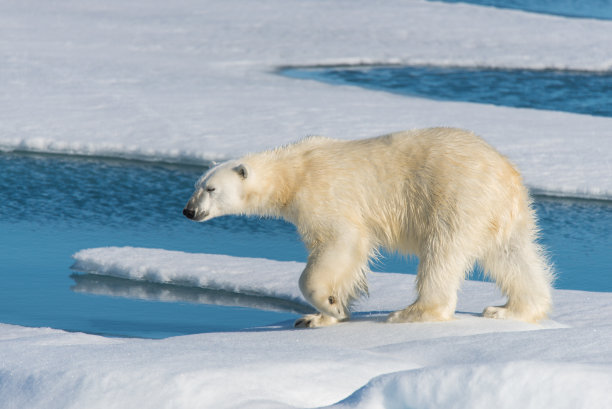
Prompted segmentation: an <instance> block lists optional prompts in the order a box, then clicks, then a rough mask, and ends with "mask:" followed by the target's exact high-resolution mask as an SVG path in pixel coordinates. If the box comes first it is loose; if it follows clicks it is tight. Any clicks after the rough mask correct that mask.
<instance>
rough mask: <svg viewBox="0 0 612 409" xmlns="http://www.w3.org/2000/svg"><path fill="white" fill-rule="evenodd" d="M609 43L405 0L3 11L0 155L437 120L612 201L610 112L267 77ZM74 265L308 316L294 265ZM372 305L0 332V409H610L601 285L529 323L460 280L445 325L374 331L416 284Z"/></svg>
mask: <svg viewBox="0 0 612 409" xmlns="http://www.w3.org/2000/svg"><path fill="white" fill-rule="evenodd" d="M611 36H612V22H610V21H598V20H588V19H566V18H561V17H552V16H546V15H536V14H529V13H523V12H520V11H511V10H497V9H494V8H487V7H477V6H470V5H465V4H443V3H429V2H425V1H418V0H414V1H410V2H407V1H400V0H390V1H384V2H378V1H366V0H350V1H349V0H333V1H327V2H310V1H297V0H262V1H258V2H249V1H246V0H227V1H216V2H215V1H207V2H202V1H195V0H178V1H174V2H164V1H161V0H153V1H150V0H147V1H145V0H135V1H131V2H124V1H119V0H104V1H102V0H91V1H87V2H83V1H79V0H63V1H58V2H47V1H43V0H23V1H19V2H0V60H1V61H2V64H0V78H2V91H1V92H0V112H1V114H0V149H1V150H6V151H13V150H26V151H40V152H51V153H53V152H56V153H68V154H79V155H94V156H113V157H124V158H131V159H145V160H150V161H160V160H163V161H174V162H189V163H202V162H204V161H208V160H213V159H225V158H230V157H236V156H238V155H240V154H242V153H245V152H247V151H253V150H260V149H264V148H269V147H272V146H275V145H278V144H282V143H286V142H289V141H293V140H296V139H298V138H300V137H302V136H304V135H307V134H323V135H327V136H332V137H338V138H361V137H367V136H374V135H377V134H382V133H385V132H390V131H395V130H400V129H409V128H418V127H427V126H439V125H448V126H460V127H464V128H469V129H472V130H474V131H476V132H477V133H479V134H481V135H482V136H483V137H484V138H485V139H487V140H488V141H489V142H490V143H492V144H493V145H494V146H496V147H497V148H498V149H499V150H500V151H501V152H503V153H504V154H506V155H508V156H509V157H510V158H511V159H512V160H513V161H514V162H515V163H517V165H518V167H519V168H520V169H521V171H522V172H523V174H524V176H525V180H526V182H527V184H528V185H529V186H530V187H531V188H532V189H534V190H535V191H539V192H545V193H549V194H555V195H569V196H577V197H593V198H604V199H611V198H612V138H611V136H612V134H611V132H612V131H611V130H612V118H601V117H591V116H588V115H576V114H568V113H560V112H552V111H535V110H529V109H515V108H504V107H495V106H490V105H482V104H470V103H453V102H440V101H430V100H425V99H419V98H408V97H402V96H397V95H391V94H387V93H384V92H375V91H371V90H364V89H360V88H357V87H350V86H331V85H328V84H322V83H317V82H313V81H306V80H302V81H299V80H294V79H289V78H285V77H282V76H280V75H278V74H277V72H276V71H277V70H278V68H279V67H282V66H288V65H318V64H363V63H377V64H384V63H409V64H435V65H460V66H467V67H478V66H488V67H507V68H538V69H543V68H555V69H579V70H585V71H592V72H600V71H610V70H612V53H611V51H612V43H610V40H609V39H610V38H611ZM75 258H76V265H75V268H79V269H81V270H83V271H85V272H88V273H95V274H105V275H113V276H119V277H124V278H129V279H132V280H147V281H152V282H161V283H171V284H173V285H176V286H185V287H188V286H197V287H206V288H213V289H222V290H225V291H232V292H237V293H242V294H245V295H248V296H250V297H251V298H250V300H255V301H252V302H254V303H255V304H254V305H256V304H257V301H256V299H257V298H258V297H260V298H262V301H261V302H262V304H261V305H260V306H262V307H265V306H266V305H267V304H263V303H265V302H267V303H268V304H269V303H270V302H269V301H270V300H271V299H276V300H280V301H285V302H288V303H291V304H292V305H294V306H296V308H298V309H299V308H304V301H303V299H302V298H301V295H300V294H299V291H298V290H297V275H298V274H299V271H300V269H301V265H300V264H299V263H289V262H282V263H281V262H277V261H273V260H260V259H242V258H228V257H223V256H219V255H204V254H187V253H178V252H169V251H166V250H154V249H136V248H102V249H89V250H83V251H82V252H79V253H77V254H76V255H75ZM103 291H109V292H112V291H113V289H112V288H107V289H103ZM370 294H371V295H370V297H369V298H368V299H366V300H364V301H362V302H361V303H359V304H357V305H356V306H355V311H356V313H355V316H354V320H352V321H350V322H347V323H342V324H339V325H337V326H334V327H329V328H319V329H315V330H296V329H293V328H292V323H291V322H282V323H278V324H276V325H273V326H270V327H266V328H253V329H249V330H244V331H240V332H233V333H210V334H199V335H191V336H182V337H175V338H168V339H164V340H139V339H113V338H104V337H99V336H94V335H87V334H80V333H67V332H63V331H59V330H55V329H49V328H24V327H18V326H12V325H7V324H0V407H1V408H24V407H27V408H51V409H52V408H103V407H104V408H108V407H113V408H133V407H148V408H157V407H160V408H161V407H172V408H193V407H214V408H232V407H236V408H262V407H266V408H287V407H299V408H306V407H316V406H324V407H325V406H329V405H335V406H336V407H345V408H346V407H349V408H377V407H387V408H390V407H419V408H428V407H445V408H446V407H448V408H453V407H470V408H481V407H482V408H485V407H486V408H489V407H499V408H506V407H508V408H518V407H526V408H540V407H555V408H578V407H589V408H597V407H601V408H606V407H612V343H611V342H610V339H612V294H610V293H587V292H579V291H567V290H556V291H555V292H554V305H555V310H554V312H553V313H552V314H551V317H550V320H548V321H545V322H543V323H541V324H538V325H534V324H526V323H521V322H514V321H497V320H488V319H484V318H482V317H480V316H479V315H478V314H479V313H480V312H481V311H482V309H483V308H484V307H485V306H487V305H491V304H498V303H501V302H503V299H502V298H501V296H500V295H499V293H498V292H497V290H496V289H495V287H494V286H493V285H491V284H489V283H481V282H471V281H467V282H465V283H464V286H463V288H462V292H461V294H460V298H459V299H460V301H459V306H458V313H457V319H456V320H454V321H451V322H447V323H422V324H397V325H390V324H383V323H382V321H383V320H384V317H385V314H386V313H387V312H389V311H391V310H394V309H397V308H402V307H405V306H406V305H407V304H408V303H409V302H410V301H411V300H412V298H413V297H414V277H413V276H409V275H400V274H372V275H371V276H370ZM123 295H125V294H123ZM138 296H143V297H144V296H146V294H141V295H138ZM158 296H159V297H160V298H162V299H163V298H164V297H165V296H164V295H163V294H162V295H158ZM264 299H267V300H268V301H264ZM219 302H221V303H223V302H227V300H223V299H221V300H220V301H219Z"/></svg>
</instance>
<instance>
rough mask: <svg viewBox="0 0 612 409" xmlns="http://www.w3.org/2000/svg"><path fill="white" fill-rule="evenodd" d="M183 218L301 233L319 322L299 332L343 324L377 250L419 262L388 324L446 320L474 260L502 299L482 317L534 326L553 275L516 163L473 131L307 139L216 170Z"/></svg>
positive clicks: (306, 322) (304, 279)
mask: <svg viewBox="0 0 612 409" xmlns="http://www.w3.org/2000/svg"><path fill="white" fill-rule="evenodd" d="M211 188H214V190H213V191H211V192H208V191H207V189H208V190H210V189H211ZM186 209H190V210H193V211H195V217H194V219H195V220H198V221H203V220H208V219H210V218H212V217H217V216H221V215H224V214H256V215H263V216H272V217H282V218H284V219H286V220H288V221H290V222H292V223H294V224H295V225H296V226H297V229H298V231H299V233H300V235H301V237H302V239H303V241H304V243H305V244H306V246H307V248H308V250H309V257H308V263H307V265H306V268H305V270H304V272H303V273H302V276H301V277H300V281H299V284H300V289H301V291H302V293H303V294H304V297H305V298H306V299H307V300H308V301H309V302H310V303H312V305H314V306H315V307H316V308H317V310H319V311H320V314H313V315H309V316H305V317H304V318H302V319H300V320H298V321H297V322H296V326H322V325H330V324H334V323H336V322H338V321H343V320H346V319H348V317H349V307H350V304H351V302H352V301H353V300H355V299H356V298H357V297H359V296H360V295H361V294H363V293H365V292H367V284H366V274H367V272H368V271H369V268H368V264H369V261H370V260H371V259H372V258H373V257H375V256H376V255H377V254H378V250H379V248H381V247H384V248H387V249H389V250H390V251H398V252H401V253H406V254H415V255H417V256H418V257H419V260H420V263H419V269H418V274H417V289H418V298H417V300H416V301H415V302H414V303H413V304H412V305H410V306H408V307H407V308H406V309H404V310H400V311H397V312H394V313H392V314H390V315H389V318H388V321H390V322H410V321H442V320H449V319H452V317H453V315H454V311H455V307H456V303H457V291H458V289H459V286H460V284H461V281H462V280H463V279H464V277H465V275H466V273H467V272H468V271H469V270H470V269H471V267H472V266H473V265H474V263H476V262H478V263H479V264H480V265H481V266H482V267H483V268H484V270H485V271H486V273H487V274H488V275H489V276H490V277H491V278H493V279H494V280H495V282H496V283H497V284H498V285H499V287H500V289H501V290H502V291H503V293H504V294H505V295H506V296H507V297H508V302H507V304H506V305H505V306H502V307H488V308H487V309H485V311H484V315H485V316H487V317H494V318H514V319H520V320H525V321H538V320H540V319H542V318H544V317H545V316H546V314H547V312H548V311H549V309H550V306H551V294H550V288H551V283H552V280H553V272H552V269H551V267H550V266H549V264H548V262H547V260H546V257H545V256H544V254H543V250H542V248H541V247H540V246H539V244H537V242H536V239H537V235H538V231H537V227H536V222H535V215H534V212H533V210H532V208H531V202H530V198H529V195H528V192H527V190H526V189H525V187H524V186H523V184H522V181H521V177H520V175H519V173H518V172H517V171H516V170H515V169H514V167H513V166H512V164H511V163H510V162H509V161H508V160H507V159H506V158H505V157H503V156H502V155H500V154H499V153H498V152H496V151H495V150H494V149H493V148H492V147H491V146H489V145H488V144H486V143H485V142H484V141H483V140H482V139H480V138H479V137H477V136H475V135H474V134H472V133H470V132H466V131H462V130H458V129H450V128H432V129H424V130H416V131H406V132H399V133H395V134H390V135H385V136H381V137H377V138H371V139H365V140H357V141H341V140H334V139H328V138H323V137H311V138H307V139H304V140H302V141H300V142H297V143H295V144H292V145H288V146H284V147H280V148H277V149H274V150H271V151H266V152H261V153H256V154H251V155H247V156H245V157H243V158H241V159H240V160H237V161H231V162H227V163H224V164H221V165H219V166H216V167H215V168H213V169H211V170H210V171H209V172H207V173H206V174H205V175H204V176H203V177H202V178H201V179H200V181H199V182H198V184H197V186H196V191H195V193H194V194H193V196H192V197H191V199H190V200H189V202H188V204H187V206H186Z"/></svg>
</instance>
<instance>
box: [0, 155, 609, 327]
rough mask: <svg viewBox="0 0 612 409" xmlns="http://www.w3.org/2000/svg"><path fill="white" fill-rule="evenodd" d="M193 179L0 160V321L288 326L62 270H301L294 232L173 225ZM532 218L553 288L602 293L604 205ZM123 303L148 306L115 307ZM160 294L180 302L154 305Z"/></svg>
mask: <svg viewBox="0 0 612 409" xmlns="http://www.w3.org/2000/svg"><path fill="white" fill-rule="evenodd" d="M203 171H204V168H197V167H181V166H171V165H163V164H147V163H138V162H128V161H119V160H107V159H95V158H79V157H62V156H45V155H32V154H14V153H13V154H0V174H2V177H1V178H0V192H1V194H2V198H3V200H2V201H1V202H0V277H1V279H2V285H1V286H0V322H3V323H13V324H18V325H26V326H50V327H53V328H60V329H66V330H70V331H83V332H89V333H96V334H103V335H111V336H137V337H148V338H161V337H167V336H173V335H181V334H191V333H199V332H208V331H233V330H239V329H243V328H251V327H257V326H262V325H268V324H274V323H279V322H282V323H283V325H289V323H290V322H291V321H292V320H293V319H295V318H296V317H297V315H298V314H299V313H303V312H306V311H303V307H299V306H295V305H291V304H290V303H282V302H276V301H274V300H253V299H252V297H242V298H241V297H238V299H236V296H235V295H234V294H226V293H222V292H217V291H205V290H199V289H193V288H183V287H178V286H168V285H155V284H150V285H147V284H142V283H135V282H131V281H128V280H120V279H109V278H101V277H95V276H88V275H83V274H75V272H73V271H71V270H70V266H71V264H72V259H71V255H72V254H74V253H75V252H77V251H78V250H80V249H84V248H90V247H101V246H136V247H152V248H164V249H169V250H180V251H187V252H204V253H219V254H227V255H231V256H245V257H263V258H269V259H276V260H296V261H305V259H306V252H305V250H304V247H303V245H302V244H301V242H300V241H299V238H298V236H297V234H296V231H295V228H294V227H293V226H292V225H290V224H287V223H285V222H282V221H278V220H269V219H257V218H243V217H223V218H219V219H215V220H212V221H210V222H207V223H203V224H198V223H194V222H190V221H189V220H187V219H186V218H185V217H183V216H182V214H181V211H182V208H183V206H184V204H185V202H186V200H187V199H188V198H189V196H190V194H191V193H192V187H193V184H194V182H195V181H196V180H197V178H198V177H199V176H200V175H201V173H202V172H203ZM536 209H537V212H538V215H539V216H540V219H541V226H542V230H543V233H542V241H543V243H544V244H545V245H547V246H548V248H549V250H550V253H551V257H552V259H553V261H554V262H555V264H556V266H557V270H558V272H559V279H558V281H557V287H558V288H570V289H578V290H588V291H612V268H611V267H610V265H611V262H612V256H611V255H610V248H612V203H611V202H598V201H580V200H569V199H552V198H545V197H538V198H536ZM415 269H416V261H407V262H406V261H405V260H403V258H400V257H394V256H387V257H386V258H385V259H384V260H383V262H381V263H380V264H379V265H377V266H375V270H377V271H392V272H408V273H414V272H415ZM474 276H475V277H476V278H478V274H474ZM135 292H136V293H138V294H146V295H147V296H148V297H149V298H150V299H149V300H142V299H133V298H127V295H129V294H134V293H135ZM162 293H164V294H167V293H170V294H171V295H172V296H173V297H175V298H177V299H179V300H181V301H179V302H160V301H155V299H156V298H157V296H158V295H159V294H162ZM109 294H115V295H114V296H109ZM202 300H204V301H202ZM206 300H209V301H206ZM215 301H221V302H226V303H227V302H230V303H234V304H238V305H252V303H253V302H254V301H255V303H256V304H258V305H261V306H263V307H265V308H272V309H276V310H281V311H280V312H279V311H276V312H275V311H269V310H261V309H256V308H244V307H239V306H232V307H228V306H217V305H210V304H203V303H202V302H215Z"/></svg>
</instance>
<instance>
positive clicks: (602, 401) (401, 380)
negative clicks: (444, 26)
mask: <svg viewBox="0 0 612 409" xmlns="http://www.w3.org/2000/svg"><path fill="white" fill-rule="evenodd" d="M74 257H75V260H76V262H75V266H74V268H75V269H77V270H84V271H86V272H88V273H92V274H102V275H112V276H115V277H123V278H130V279H134V280H149V281H152V282H161V283H170V284H174V285H193V286H199V285H203V286H206V287H207V288H220V289H227V285H228V284H227V283H231V285H233V286H234V287H233V288H234V289H235V291H238V292H245V293H249V294H251V295H258V296H261V297H262V298H263V297H279V298H281V299H287V300H296V299H298V301H297V302H300V301H299V299H301V296H300V295H299V291H298V289H297V279H296V276H297V275H298V274H299V272H300V268H301V267H303V265H301V264H300V263H294V262H278V261H274V260H265V259H254V258H237V257H234V258H232V257H225V256H219V255H214V254H189V253H182V252H176V251H168V250H162V249H143V248H131V247H126V248H113V247H110V248H97V249H87V250H82V251H80V252H78V253H77V254H75V255H74ZM202 262H204V265H202V264H201V263H202ZM177 266H184V267H185V268H184V269H179V268H177ZM192 268H193V269H192ZM179 270H183V271H182V272H180V273H179ZM282 270H285V273H286V274H285V275H284V276H279V278H278V280H277V279H276V278H274V279H271V278H269V277H268V276H267V273H268V271H270V274H271V277H272V276H274V275H275V274H276V272H280V271H282ZM186 271H191V272H190V273H186ZM249 275H250V276H251V277H253V279H250V278H249ZM257 275H259V277H257ZM271 282H274V284H275V285H274V286H273V287H271V286H270V283H271ZM370 284H371V285H370V297H369V298H368V299H366V300H364V301H363V302H361V303H359V304H358V305H357V306H356V307H355V311H356V313H355V315H354V317H353V320H352V321H349V322H347V323H342V324H339V325H336V326H332V327H327V328H318V329H315V330H296V329H293V328H292V323H291V322H281V323H278V324H277V325H273V326H270V327H266V328H253V329H246V330H243V331H240V332H235V333H213V334H200V335H190V336H181V337H175V338H168V339H164V340H134V339H113V338H104V337H99V336H94V335H86V334H79V333H66V332H63V331H58V330H53V329H44V328H36V329H34V328H23V327H16V326H10V325H4V324H0V362H1V367H0V402H3V403H2V404H1V405H0V406H2V407H7V408H18V407H29V408H39V407H40V408H71V407H75V408H76V407H87V408H103V407H125V408H129V407H151V408H155V407H176V408H183V407H184V408H192V407H214V408H262V407H265V408H289V407H298V408H305V407H315V406H329V405H332V407H341V408H379V407H380V408H382V407H387V408H388V407H419V408H421V407H422V408H428V407H445V408H446V407H449V408H453V407H469V408H488V407H499V408H516V407H526V408H540V407H555V408H578V407H589V408H599V407H601V408H605V407H609V405H610V404H611V403H612V370H611V369H610V368H611V363H612V343H610V342H609V340H610V339H611V338H610V337H611V336H612V294H609V293H585V292H579V291H568V290H556V291H555V292H554V301H555V311H554V312H553V314H552V316H551V319H550V320H547V321H544V322H542V323H540V324H527V323H523V322H518V321H502V320H492V319H485V318H482V317H480V316H479V315H478V313H479V312H480V311H481V310H482V309H483V307H484V306H486V305H488V304H490V303H498V302H501V301H502V300H501V298H500V295H499V293H498V292H497V290H496V289H495V287H494V286H493V285H492V284H491V283H484V282H474V281H466V282H465V283H464V285H463V287H462V291H461V294H460V297H459V306H458V311H459V312H458V313H457V315H456V319H455V320H454V321H451V322H446V323H420V324H384V323H383V320H384V317H385V315H386V313H387V312H388V311H390V310H393V309H396V308H401V307H403V306H405V305H406V304H407V303H408V302H409V301H410V300H411V299H412V298H413V297H414V276H411V275H405V274H390V273H378V274H371V275H370ZM302 302H303V300H302Z"/></svg>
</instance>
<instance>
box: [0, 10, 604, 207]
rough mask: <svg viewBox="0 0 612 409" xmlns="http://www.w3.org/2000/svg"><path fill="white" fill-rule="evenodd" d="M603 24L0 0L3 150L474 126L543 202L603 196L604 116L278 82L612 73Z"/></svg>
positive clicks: (162, 155)
mask: <svg viewBox="0 0 612 409" xmlns="http://www.w3.org/2000/svg"><path fill="white" fill-rule="evenodd" d="M611 36H612V21H601V20H589V19H567V18H561V17H553V16H547V15H540V14H529V13H524V12H520V11H512V10H498V9H495V8H490V7H478V6H471V5H465V4H441V3H430V2H424V1H411V2H406V1H400V0H394V1H385V2H372V1H365V0H357V1H354V0H335V1H330V2H308V1H295V0H293V1H285V0H265V1H258V2H249V1H244V0H230V1H225V2H214V1H210V2H197V1H195V0H181V1H178V2H172V4H166V2H163V1H161V0H155V1H145V0H138V1H133V2H129V4H125V2H123V1H119V0H111V1H100V0H93V1H89V2H85V3H83V2H80V1H78V0H65V1H62V2H45V1H42V0H26V1H21V2H3V3H2V4H0V58H1V59H2V64H0V77H1V78H2V83H3V87H2V93H0V112H2V120H1V121H0V149H3V150H28V151H44V152H61V153H71V154H82V155H97V156H114V157H117V156H119V157H127V158H136V159H145V160H164V161H175V162H198V163H201V162H202V161H206V160H213V159H217V160H218V159H226V158H230V157H237V156H239V155H241V154H243V153H245V152H248V151H256V150H261V149H265V148H270V147H273V146H276V145H279V144H283V143H286V142H289V141H294V140H297V139H299V138H301V137H303V136H305V135H309V134H322V135H326V136H331V137H338V138H362V137H367V136H375V135H379V134H382V133H386V132H390V131H397V130H402V129H411V128H420V127H429V126H439V125H445V126H458V127H463V128H468V129H471V130H474V131H476V132H477V133H479V134H480V135H482V136H483V137H484V138H485V139H487V140H488V141H489V142H490V143H492V144H493V145H494V146H496V147H497V148H498V149H499V150H500V151H502V152H503V153H505V154H506V155H508V156H509V157H510V158H511V159H512V160H513V161H515V162H516V163H517V165H518V166H519V168H520V169H521V170H522V172H523V173H524V175H525V179H526V181H527V184H528V185H529V186H530V187H532V188H533V189H535V190H538V191H540V192H545V193H550V194H557V195H571V196H578V197H594V198H612V176H611V175H612V171H611V166H612V165H611V163H612V138H611V136H612V135H611V131H610V130H611V129H612V118H596V117H591V116H588V115H575V114H568V113H559V112H549V111H535V110H528V109H515V108H504V107H495V106H491V105H481V104H471V103H453V102H440V101H429V100H424V99H420V98H408V97H403V96H398V95H390V94H387V93H384V92H374V91H370V90H364V89H360V88H358V87H351V86H331V85H328V84H320V83H317V82H314V81H306V80H302V81H300V80H295V79H289V78H284V77H282V76H280V75H278V74H277V73H276V71H277V70H278V69H279V67H282V66H287V65H317V64H363V63H375V64H385V63H409V64H435V65H460V66H467V67H480V66H487V67H508V68H537V69H543V68H554V69H578V70H586V71H593V72H600V71H609V70H611V69H612V43H610V41H609V38H610V37H611Z"/></svg>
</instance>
